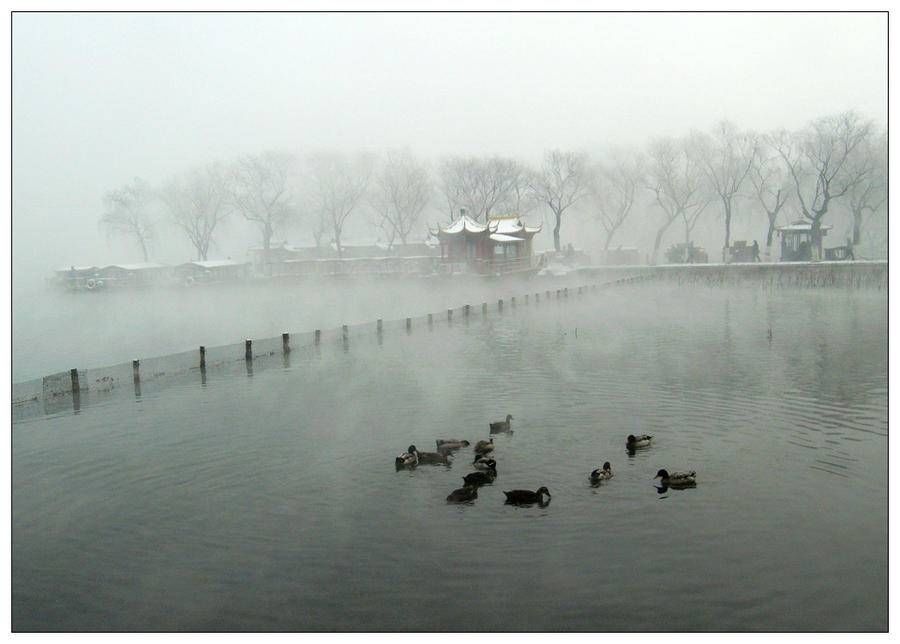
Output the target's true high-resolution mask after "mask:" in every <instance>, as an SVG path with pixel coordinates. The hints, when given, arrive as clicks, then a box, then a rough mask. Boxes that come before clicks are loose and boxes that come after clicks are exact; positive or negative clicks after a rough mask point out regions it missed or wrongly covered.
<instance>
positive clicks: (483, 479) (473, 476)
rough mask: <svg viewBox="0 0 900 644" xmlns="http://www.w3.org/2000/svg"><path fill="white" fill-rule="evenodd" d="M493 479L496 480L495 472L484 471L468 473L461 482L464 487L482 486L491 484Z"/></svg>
mask: <svg viewBox="0 0 900 644" xmlns="http://www.w3.org/2000/svg"><path fill="white" fill-rule="evenodd" d="M495 478H497V470H485V471H478V472H470V473H469V474H466V475H465V476H464V477H463V481H464V482H465V484H466V485H484V484H486V483H493V482H494V479H495Z"/></svg>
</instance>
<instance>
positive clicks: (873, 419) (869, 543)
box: [12, 287, 888, 631]
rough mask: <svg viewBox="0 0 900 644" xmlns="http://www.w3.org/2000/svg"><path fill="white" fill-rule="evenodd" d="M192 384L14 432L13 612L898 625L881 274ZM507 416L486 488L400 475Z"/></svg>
mask: <svg viewBox="0 0 900 644" xmlns="http://www.w3.org/2000/svg"><path fill="white" fill-rule="evenodd" d="M770 329H771V338H770V337H769V334H768V331H769V330H770ZM576 330H577V331H576ZM197 380H198V381H197V382H186V383H184V384H178V385H176V386H171V387H168V388H165V389H158V390H157V389H153V390H150V389H148V390H147V391H145V392H144V394H143V395H142V396H141V397H140V398H139V399H134V398H130V399H128V398H123V397H115V398H110V399H109V400H107V401H102V400H101V401H98V402H92V403H91V404H90V405H88V406H86V407H84V408H82V409H81V411H80V412H79V413H77V414H74V413H72V412H71V411H70V410H67V411H65V412H61V413H58V414H56V415H53V416H42V417H39V418H30V419H27V420H22V421H20V422H16V423H15V424H14V425H13V435H12V464H13V476H12V483H13V492H12V503H13V509H12V619H13V629H14V630H16V631H33V630H51V631H55V630H90V631H95V630H141V631H155V630H162V631H177V630H188V631H219V630H225V631H278V630H299V631H335V630H337V631H359V630H365V631H370V630H374V631H384V630H391V631H393V630H401V631H405V630H417V631H421V630H425V631H443V630H450V631H494V630H503V631H526V630H527V631H532V630H539V631H541V630H550V631H570V630H571V631H672V630H677V631H680V630H687V631H706V630H715V631H729V630H738V631H782V630H787V631H792V630H815V631H819V630H826V631H831V630H863V631H884V630H886V629H887V614H888V612H887V590H888V575H887V563H888V560H887V556H888V541H887V529H888V525H887V482H888V481H887V471H888V470H887V433H888V425H887V419H888V415H887V400H888V398H887V393H888V390H887V299H886V296H885V293H884V292H880V293H870V292H865V291H855V292H846V291H836V290H827V289H819V290H807V291H777V292H770V293H765V292H763V291H759V290H754V289H743V290H734V291H725V290H713V289H701V288H688V287H685V288H678V289H675V288H673V289H668V290H662V289H660V288H655V287H635V288H620V289H610V290H606V291H601V292H599V293H597V294H593V293H592V294H590V295H587V296H584V297H581V298H578V297H576V296H574V295H573V296H571V297H570V298H569V299H567V300H565V301H564V302H559V303H557V302H556V301H553V302H547V301H546V300H544V299H543V298H542V301H541V303H540V304H539V305H535V304H534V303H532V304H531V305H529V306H527V307H526V306H523V305H521V304H520V306H519V307H518V308H516V309H509V308H507V310H506V311H505V312H504V314H503V315H498V314H497V313H496V312H493V313H492V314H491V315H490V316H489V317H488V318H487V319H482V318H481V317H480V316H473V318H472V319H470V320H469V321H468V323H466V322H465V321H463V320H458V321H455V322H454V323H453V324H452V325H451V326H450V327H441V328H435V329H434V330H433V331H431V332H429V331H428V330H427V329H422V328H416V329H414V331H413V333H412V334H410V335H406V334H405V333H400V334H398V333H389V334H385V336H384V339H383V341H382V342H381V343H380V344H379V343H378V342H376V341H375V339H374V338H372V339H371V340H364V341H354V342H353V343H352V344H351V345H350V347H349V348H348V350H344V348H343V347H342V346H341V344H340V343H338V344H327V345H325V346H323V347H322V348H321V350H320V351H319V352H318V353H315V354H310V355H308V356H297V357H296V358H292V359H291V361H290V364H288V365H285V366H283V367H282V366H275V367H272V368H267V369H256V370H255V372H254V373H253V375H252V377H248V375H246V374H242V373H239V372H234V371H230V372H225V371H223V372H221V373H220V372H210V374H209V376H208V378H207V381H206V384H205V385H201V383H200V382H199V377H198V379H197ZM507 413H511V414H512V415H513V416H514V420H513V429H514V433H513V434H512V435H500V436H497V437H496V438H495V444H496V448H495V458H496V460H497V462H498V470H499V476H498V478H497V480H496V482H495V483H494V484H493V485H488V486H485V487H483V488H481V490H480V492H479V496H478V499H477V500H476V501H475V502H474V503H472V504H469V505H448V504H447V503H446V502H445V497H446V495H447V494H448V493H449V492H450V491H452V490H453V489H454V488H457V487H460V485H461V484H462V480H461V477H462V476H464V475H465V474H466V473H468V472H470V471H472V468H471V465H470V463H471V460H472V451H471V448H466V449H463V450H461V451H460V452H459V453H458V456H457V458H456V459H455V462H454V463H453V464H452V466H451V467H444V466H424V465H422V466H419V467H418V468H417V469H415V470H412V471H399V472H398V471H395V469H394V464H393V459H394V456H396V455H397V454H398V453H399V452H401V451H403V450H404V449H405V448H406V447H407V445H409V444H410V443H413V444H415V445H416V446H418V447H419V449H423V450H430V449H434V441H435V439H436V438H453V437H457V438H465V439H468V440H470V441H473V442H474V441H475V440H478V439H484V438H487V437H488V431H487V430H488V422H489V421H491V420H498V419H501V418H503V417H504V416H505V415H506V414H507ZM629 433H635V434H636V433H650V434H653V435H654V437H655V438H654V441H653V446H652V447H650V448H648V449H646V450H639V451H637V452H636V453H635V454H634V455H633V456H631V455H629V454H627V453H626V450H625V437H626V436H627V435H628V434H629ZM606 460H608V461H610V462H611V463H612V469H613V471H614V472H615V476H614V478H613V479H612V480H610V481H608V482H605V483H604V484H602V485H601V486H599V487H592V486H591V485H590V484H589V482H588V473H589V472H590V471H591V469H593V468H594V467H598V466H599V465H601V464H602V463H603V461H606ZM660 468H666V469H669V470H670V471H671V470H684V469H693V470H696V472H697V481H698V483H697V486H696V487H695V488H693V489H685V490H673V489H669V490H667V491H665V492H663V493H660V491H659V490H658V489H657V487H655V486H654V484H653V481H652V480H651V479H652V477H653V475H654V474H655V473H656V471H657V470H658V469H660ZM542 485H543V486H546V487H548V488H549V489H550V492H551V494H552V500H551V502H550V503H549V504H548V505H546V506H545V507H539V506H532V507H524V508H519V507H512V506H507V505H505V504H504V503H503V500H504V495H503V494H502V490H509V489H513V488H527V489H537V488H538V487H539V486H542Z"/></svg>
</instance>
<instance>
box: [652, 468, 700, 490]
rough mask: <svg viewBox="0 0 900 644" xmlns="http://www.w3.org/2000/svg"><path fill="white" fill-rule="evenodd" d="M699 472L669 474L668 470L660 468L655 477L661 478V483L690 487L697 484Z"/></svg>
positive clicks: (670, 485)
mask: <svg viewBox="0 0 900 644" xmlns="http://www.w3.org/2000/svg"><path fill="white" fill-rule="evenodd" d="M696 476H697V473H696V472H694V471H691V472H672V473H671V474H669V473H668V472H667V471H666V470H660V471H659V472H657V473H656V476H654V477H653V478H655V479H660V483H662V484H663V485H664V486H669V487H690V486H692V485H696V484H697V479H696Z"/></svg>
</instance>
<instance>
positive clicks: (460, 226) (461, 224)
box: [438, 215, 488, 235]
mask: <svg viewBox="0 0 900 644" xmlns="http://www.w3.org/2000/svg"><path fill="white" fill-rule="evenodd" d="M487 228H488V227H487V224H479V223H478V222H477V221H475V220H474V219H472V218H471V217H469V216H468V215H463V216H462V217H460V218H459V219H457V220H456V221H454V222H453V223H451V224H450V225H449V226H445V227H442V226H440V225H438V231H439V232H442V233H448V234H450V235H454V234H456V233H461V232H463V231H465V232H468V233H483V232H484V231H485V230H487Z"/></svg>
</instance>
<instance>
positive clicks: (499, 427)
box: [490, 414, 513, 434]
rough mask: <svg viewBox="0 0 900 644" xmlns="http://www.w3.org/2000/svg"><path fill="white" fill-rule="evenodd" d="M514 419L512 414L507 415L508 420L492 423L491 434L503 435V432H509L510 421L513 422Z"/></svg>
mask: <svg viewBox="0 0 900 644" xmlns="http://www.w3.org/2000/svg"><path fill="white" fill-rule="evenodd" d="M512 419H513V417H512V414H506V420H498V421H497V422H495V423H491V424H490V425H491V433H492V434H501V433H503V432H508V431H509V429H510V424H509V421H511V420H512Z"/></svg>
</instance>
